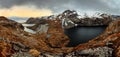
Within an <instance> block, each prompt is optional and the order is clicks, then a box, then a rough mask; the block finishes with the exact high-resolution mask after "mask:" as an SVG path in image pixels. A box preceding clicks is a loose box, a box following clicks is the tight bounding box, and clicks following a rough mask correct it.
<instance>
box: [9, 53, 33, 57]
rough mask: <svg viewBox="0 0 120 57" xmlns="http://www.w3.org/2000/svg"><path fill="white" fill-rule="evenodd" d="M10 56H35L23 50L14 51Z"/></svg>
mask: <svg viewBox="0 0 120 57" xmlns="http://www.w3.org/2000/svg"><path fill="white" fill-rule="evenodd" d="M11 57H35V56H33V55H31V54H29V53H25V52H18V53H14V54H13V55H12V56H11Z"/></svg>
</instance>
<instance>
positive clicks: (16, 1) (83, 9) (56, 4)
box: [0, 0, 120, 17]
mask: <svg viewBox="0 0 120 57" xmlns="http://www.w3.org/2000/svg"><path fill="white" fill-rule="evenodd" d="M119 5H120V0H0V15H3V16H7V17H9V16H18V17H31V16H32V17H38V16H48V15H52V14H58V13H61V12H63V11H64V10H66V9H71V10H76V11H78V12H79V13H81V14H83V13H88V14H93V13H95V12H102V13H108V14H120V6H119Z"/></svg>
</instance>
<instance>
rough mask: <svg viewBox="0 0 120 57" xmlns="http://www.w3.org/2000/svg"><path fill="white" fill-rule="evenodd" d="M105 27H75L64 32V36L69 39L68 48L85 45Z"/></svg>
mask: <svg viewBox="0 0 120 57" xmlns="http://www.w3.org/2000/svg"><path fill="white" fill-rule="evenodd" d="M105 28H106V26H98V27H97V26H96V27H75V28H71V29H67V30H65V34H66V35H68V37H69V38H70V43H69V44H68V46H77V45H78V44H80V43H85V42H87V41H89V40H91V39H93V38H95V37H96V36H98V35H99V34H101V33H102V32H103V31H104V30H105Z"/></svg>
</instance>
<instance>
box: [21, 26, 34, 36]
mask: <svg viewBox="0 0 120 57" xmlns="http://www.w3.org/2000/svg"><path fill="white" fill-rule="evenodd" d="M22 25H23V26H24V31H26V32H29V33H33V34H35V33H36V32H35V31H33V30H31V29H29V28H27V27H28V26H34V25H35V24H22Z"/></svg>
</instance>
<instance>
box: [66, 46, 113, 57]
mask: <svg viewBox="0 0 120 57" xmlns="http://www.w3.org/2000/svg"><path fill="white" fill-rule="evenodd" d="M112 54H113V49H112V48H109V47H97V48H90V49H85V50H80V51H75V52H72V53H69V54H67V55H66V57H75V56H76V57H112V56H113V55H112Z"/></svg>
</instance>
